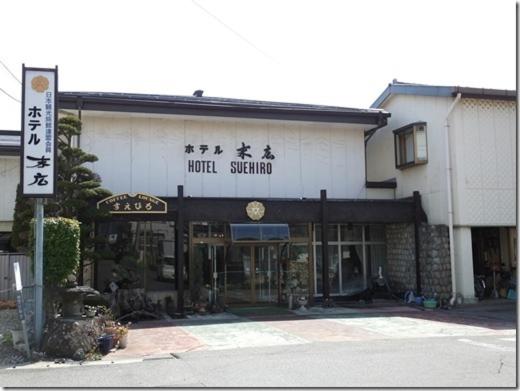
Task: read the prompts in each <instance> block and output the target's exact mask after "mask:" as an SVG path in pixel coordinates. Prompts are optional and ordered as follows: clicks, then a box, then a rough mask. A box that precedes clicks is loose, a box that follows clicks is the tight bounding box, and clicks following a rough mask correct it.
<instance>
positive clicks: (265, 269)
mask: <svg viewBox="0 0 520 391" xmlns="http://www.w3.org/2000/svg"><path fill="white" fill-rule="evenodd" d="M254 255H255V256H254V264H255V275H254V279H255V281H254V296H255V297H254V301H255V302H263V303H277V302H278V246H272V245H269V246H255V247H254Z"/></svg>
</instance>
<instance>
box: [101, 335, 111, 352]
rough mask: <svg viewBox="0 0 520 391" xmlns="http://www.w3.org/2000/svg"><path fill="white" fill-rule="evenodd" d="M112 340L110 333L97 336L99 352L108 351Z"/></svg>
mask: <svg viewBox="0 0 520 391" xmlns="http://www.w3.org/2000/svg"><path fill="white" fill-rule="evenodd" d="M112 341H113V338H112V335H110V334H107V335H102V336H101V337H99V338H98V346H99V351H100V352H101V354H103V355H104V354H108V352H110V349H112Z"/></svg>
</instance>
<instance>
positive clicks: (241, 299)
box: [224, 244, 280, 304]
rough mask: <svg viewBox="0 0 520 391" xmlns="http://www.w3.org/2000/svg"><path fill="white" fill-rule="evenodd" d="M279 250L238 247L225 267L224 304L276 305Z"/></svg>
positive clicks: (233, 247) (241, 245)
mask: <svg viewBox="0 0 520 391" xmlns="http://www.w3.org/2000/svg"><path fill="white" fill-rule="evenodd" d="M278 252H279V247H278V245H277V244H274V245H273V244H269V245H256V244H255V245H252V244H247V245H246V244H239V245H233V246H232V247H231V254H230V256H229V257H228V259H227V262H226V266H225V277H224V280H225V292H226V303H251V304H255V303H278V301H279V296H280V295H279V285H280V279H279V267H280V266H279V259H278V258H279V253H278Z"/></svg>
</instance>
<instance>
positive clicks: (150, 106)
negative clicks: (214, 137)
mask: <svg viewBox="0 0 520 391" xmlns="http://www.w3.org/2000/svg"><path fill="white" fill-rule="evenodd" d="M79 98H80V97H79V96H74V95H72V96H71V95H60V97H59V101H60V109H75V110H77V109H78V105H79V103H78V99H79ZM81 99H82V101H81V105H82V107H81V109H82V110H83V111H114V112H123V113H152V114H175V115H194V116H212V117H232V118H256V119H276V120H288V121H309V122H331V123H355V124H369V125H381V126H384V125H386V123H387V117H389V114H388V113H380V112H363V111H352V112H345V111H338V110H337V111H334V110H318V109H307V108H298V107H295V108H284V107H282V108H281V107H273V106H258V107H252V106H241V105H232V104H219V105H215V104H208V103H204V102H201V103H195V102H180V101H177V102H176V101H164V100H163V101H157V100H142V99H130V98H127V99H122V98H113V97H88V96H84V97H81Z"/></svg>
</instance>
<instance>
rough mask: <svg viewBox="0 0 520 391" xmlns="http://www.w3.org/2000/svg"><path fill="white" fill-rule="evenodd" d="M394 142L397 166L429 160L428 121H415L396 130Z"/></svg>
mask: <svg viewBox="0 0 520 391" xmlns="http://www.w3.org/2000/svg"><path fill="white" fill-rule="evenodd" d="M394 143H395V166H396V168H399V169H403V168H407V167H412V166H415V165H418V164H425V163H427V162H428V148H427V140H426V122H414V123H412V124H409V125H406V126H403V127H402V128H399V129H396V130H394Z"/></svg>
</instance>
